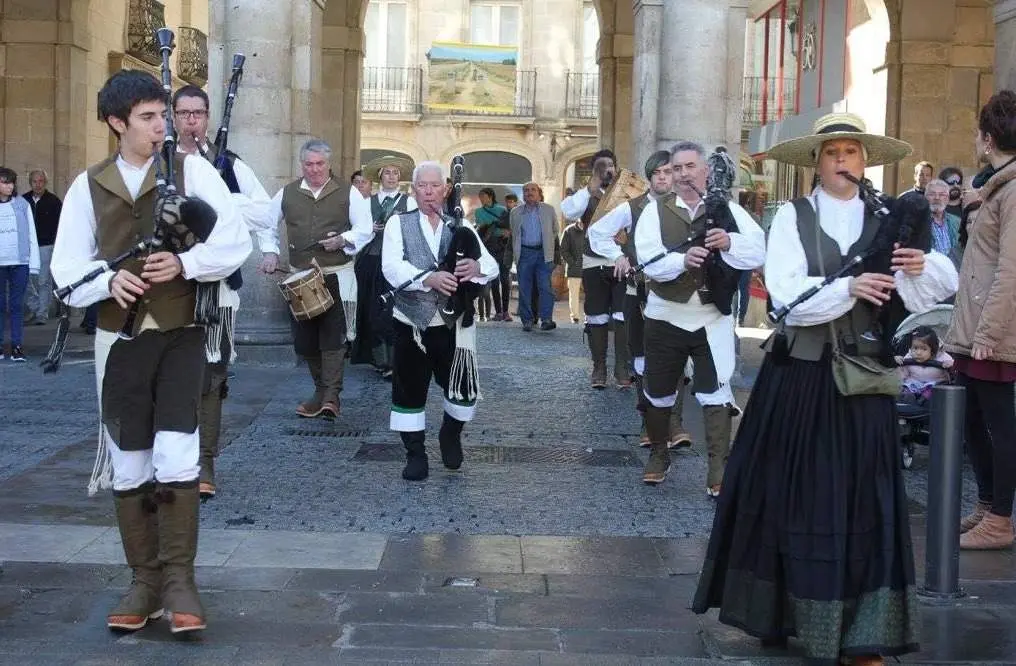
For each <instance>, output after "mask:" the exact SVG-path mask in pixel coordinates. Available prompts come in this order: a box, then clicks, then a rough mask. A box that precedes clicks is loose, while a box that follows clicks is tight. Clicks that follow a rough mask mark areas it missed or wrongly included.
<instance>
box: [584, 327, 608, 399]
mask: <svg viewBox="0 0 1016 666" xmlns="http://www.w3.org/2000/svg"><path fill="white" fill-rule="evenodd" d="M587 328H588V333H587V334H588V336H589V353H590V355H591V356H592V357H593V372H592V374H591V375H590V377H589V383H590V385H591V386H592V387H593V388H594V389H603V388H607V336H608V334H609V331H608V330H607V325H606V324H590V325H589V326H588V327H587Z"/></svg>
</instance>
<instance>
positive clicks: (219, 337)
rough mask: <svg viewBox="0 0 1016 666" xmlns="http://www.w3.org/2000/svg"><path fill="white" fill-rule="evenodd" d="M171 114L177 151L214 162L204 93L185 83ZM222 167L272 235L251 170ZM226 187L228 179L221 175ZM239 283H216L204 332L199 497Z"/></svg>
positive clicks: (255, 229) (249, 213) (210, 486)
mask: <svg viewBox="0 0 1016 666" xmlns="http://www.w3.org/2000/svg"><path fill="white" fill-rule="evenodd" d="M173 117H174V121H175V123H174V125H175V127H176V130H177V144H176V145H177V148H176V149H177V150H178V151H179V152H181V153H187V154H189V155H198V156H201V157H204V158H207V160H208V161H209V163H212V164H214V163H215V158H216V155H217V151H218V150H219V147H218V146H216V145H215V144H211V143H209V141H208V95H207V94H206V93H205V91H204V90H202V89H201V88H198V87H197V86H193V85H186V86H183V87H182V88H180V89H178V90H177V91H176V92H175V93H174V94H173ZM227 160H228V161H227V165H226V168H227V169H230V170H232V173H233V176H232V178H233V180H234V182H235V183H236V184H237V186H238V189H239V192H233V193H232V195H233V203H234V204H235V205H236V207H237V209H238V210H239V211H240V215H241V216H242V217H243V221H244V222H245V223H246V225H247V229H248V230H249V231H251V232H252V233H254V234H256V235H257V236H258V237H259V238H261V237H262V236H264V235H265V234H269V233H271V231H272V230H273V229H274V228H275V226H276V221H275V220H274V219H272V210H271V203H272V202H271V199H269V198H268V193H267V192H265V188H264V187H262V186H261V182H260V181H259V180H258V177H257V176H256V175H255V174H254V171H253V170H252V169H251V168H250V167H249V166H248V165H247V163H246V162H244V161H243V160H241V159H240V158H239V157H238V156H237V155H235V154H234V153H232V152H227ZM224 182H226V185H227V187H228V186H229V179H228V178H224ZM278 260H279V255H278V254H273V253H269V254H266V255H264V257H263V259H262V265H263V266H265V267H266V269H267V268H270V269H271V270H272V271H274V270H275V268H276V267H277V266H278ZM242 285H243V278H242V277H241V274H240V272H239V271H237V272H235V273H233V274H232V275H230V276H229V277H228V278H226V279H225V280H223V281H222V282H220V283H219V324H217V325H215V326H210V327H208V329H207V330H206V335H207V339H206V340H205V356H206V358H207V361H208V365H207V367H206V368H205V379H204V386H203V388H202V392H201V411H200V414H201V418H200V423H201V428H200V433H201V458H200V464H201V475H200V477H199V480H200V484H199V488H200V491H201V496H202V497H214V496H215V490H216V485H215V458H216V457H218V455H219V435H220V430H221V425H222V400H223V399H224V398H225V397H226V394H227V392H228V390H229V388H228V386H227V384H226V374H227V368H228V366H229V364H230V363H232V362H233V361H235V360H236V347H235V345H234V343H233V332H234V331H235V330H236V312H237V310H239V309H240V294H239V293H238V290H239V289H240V287H241V286H242Z"/></svg>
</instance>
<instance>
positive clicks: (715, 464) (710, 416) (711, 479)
mask: <svg viewBox="0 0 1016 666" xmlns="http://www.w3.org/2000/svg"><path fill="white" fill-rule="evenodd" d="M730 413H731V410H730V407H728V406H727V405H705V406H704V407H703V408H702V415H703V421H704V422H705V431H706V451H707V452H708V455H709V471H708V475H707V476H706V486H707V488H706V492H707V493H708V495H709V496H710V497H719V496H720V487H721V486H722V485H723V470H724V468H725V467H726V466H727V458H728V457H729V456H730V431H731V424H732V419H731V416H730Z"/></svg>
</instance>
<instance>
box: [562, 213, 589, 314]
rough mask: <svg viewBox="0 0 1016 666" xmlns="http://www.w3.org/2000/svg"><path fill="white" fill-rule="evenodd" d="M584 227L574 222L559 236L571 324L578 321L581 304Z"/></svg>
mask: <svg viewBox="0 0 1016 666" xmlns="http://www.w3.org/2000/svg"><path fill="white" fill-rule="evenodd" d="M585 240H586V225H584V224H582V220H575V221H574V222H572V223H571V224H569V225H568V226H567V227H565V228H564V234H562V236H561V259H562V260H563V261H564V264H565V267H566V271H565V276H566V277H567V278H568V314H569V315H570V316H571V320H572V323H573V324H577V323H578V321H579V314H580V313H581V312H582V304H581V303H580V302H579V292H580V290H581V289H582V248H583V247H584V246H585Z"/></svg>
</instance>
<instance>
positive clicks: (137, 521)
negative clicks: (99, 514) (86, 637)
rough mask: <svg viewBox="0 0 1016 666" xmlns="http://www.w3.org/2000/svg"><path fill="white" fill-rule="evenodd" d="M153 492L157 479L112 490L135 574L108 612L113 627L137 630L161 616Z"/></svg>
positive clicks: (118, 520) (118, 523) (159, 565)
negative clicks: (118, 600)
mask: <svg viewBox="0 0 1016 666" xmlns="http://www.w3.org/2000/svg"><path fill="white" fill-rule="evenodd" d="M154 492H155V484H154V483H146V484H145V485H143V486H141V487H139V488H135V489H134V490H123V491H120V490H114V491H113V503H114V505H115V507H116V523H117V527H118V528H119V529H120V541H121V542H123V552H124V555H126V557H127V565H128V566H130V567H131V569H132V572H133V575H132V577H131V587H130V589H129V590H128V591H127V594H126V595H125V596H124V597H123V599H121V600H120V603H118V604H117V605H116V607H115V608H114V609H113V610H111V611H110V612H109V615H107V616H106V626H107V627H109V628H110V629H119V630H122V631H135V630H137V629H141V628H142V627H144V626H145V625H146V624H148V621H149V620H156V619H158V618H160V617H162V565H161V564H160V563H159V525H158V519H157V517H156V513H155V512H156V506H155V502H154V501H153V493H154Z"/></svg>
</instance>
